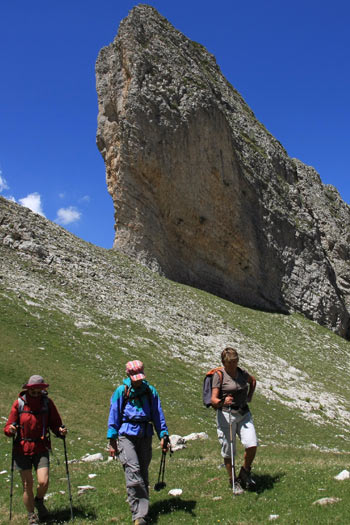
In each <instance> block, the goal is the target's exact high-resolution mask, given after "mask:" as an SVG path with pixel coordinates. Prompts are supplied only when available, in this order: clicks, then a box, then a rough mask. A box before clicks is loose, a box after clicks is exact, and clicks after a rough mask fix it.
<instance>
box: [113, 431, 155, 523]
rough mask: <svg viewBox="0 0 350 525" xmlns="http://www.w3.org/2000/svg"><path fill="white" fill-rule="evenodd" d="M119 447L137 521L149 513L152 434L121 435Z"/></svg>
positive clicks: (133, 517)
mask: <svg viewBox="0 0 350 525" xmlns="http://www.w3.org/2000/svg"><path fill="white" fill-rule="evenodd" d="M118 449H119V455H118V458H119V461H120V462H121V464H122V465H123V469H124V473H125V481H126V491H127V494H128V502H129V505H130V510H131V513H132V519H133V520H134V521H135V520H136V519H137V518H144V517H146V516H147V514H148V509H149V495H148V467H149V464H150V462H151V459H152V436H146V437H145V436H143V437H137V436H120V437H119V439H118Z"/></svg>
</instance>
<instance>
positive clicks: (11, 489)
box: [9, 424, 17, 521]
mask: <svg viewBox="0 0 350 525" xmlns="http://www.w3.org/2000/svg"><path fill="white" fill-rule="evenodd" d="M14 426H15V427H16V428H17V424H15V425H14ZM15 438H16V434H14V435H13V437H12V453H11V486H10V520H9V521H11V519H12V496H13V465H14V462H15V453H14V452H15Z"/></svg>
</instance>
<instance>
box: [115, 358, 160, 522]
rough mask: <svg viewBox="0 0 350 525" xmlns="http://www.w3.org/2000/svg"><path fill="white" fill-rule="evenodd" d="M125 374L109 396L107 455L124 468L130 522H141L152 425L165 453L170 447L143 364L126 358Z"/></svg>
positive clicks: (145, 506)
mask: <svg viewBox="0 0 350 525" xmlns="http://www.w3.org/2000/svg"><path fill="white" fill-rule="evenodd" d="M126 374H127V376H128V377H127V378H126V379H124V381H123V384H122V385H120V386H119V387H118V388H117V389H116V390H115V391H114V393H113V395H112V398H111V405H110V411H109V418H108V432H107V438H108V439H109V452H110V455H111V456H112V457H118V458H119V461H120V462H121V464H122V465H123V468H124V472H125V481H126V490H127V494H128V502H129V505H130V510H131V513H132V519H133V523H134V524H135V525H143V524H145V523H146V521H145V518H146V517H147V514H148V509H149V494H148V467H149V464H150V462H151V459H152V435H153V426H154V427H155V429H156V432H157V435H158V437H159V439H160V445H161V448H162V450H163V451H164V452H167V450H168V448H169V437H168V436H169V433H168V428H167V425H166V422H165V417H164V414H163V410H162V406H161V403H160V399H159V396H158V392H157V390H156V389H155V388H154V386H152V385H150V384H149V383H148V381H146V380H145V378H146V376H145V374H144V366H143V363H142V362H141V361H138V360H136V361H129V362H128V363H127V364H126ZM152 423H153V425H152Z"/></svg>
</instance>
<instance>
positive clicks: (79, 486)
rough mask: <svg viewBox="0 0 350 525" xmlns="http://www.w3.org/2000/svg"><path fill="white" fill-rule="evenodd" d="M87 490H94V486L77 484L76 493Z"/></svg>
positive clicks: (82, 492)
mask: <svg viewBox="0 0 350 525" xmlns="http://www.w3.org/2000/svg"><path fill="white" fill-rule="evenodd" d="M88 490H96V487H92V486H91V485H78V495H80V494H84V493H85V492H87V491H88Z"/></svg>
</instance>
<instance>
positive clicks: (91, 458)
mask: <svg viewBox="0 0 350 525" xmlns="http://www.w3.org/2000/svg"><path fill="white" fill-rule="evenodd" d="M81 461H85V462H86V463H92V462H93V461H103V456H102V454H101V452H98V453H97V454H86V455H85V456H83V457H82V458H81Z"/></svg>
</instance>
